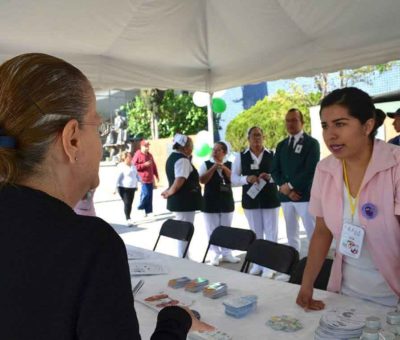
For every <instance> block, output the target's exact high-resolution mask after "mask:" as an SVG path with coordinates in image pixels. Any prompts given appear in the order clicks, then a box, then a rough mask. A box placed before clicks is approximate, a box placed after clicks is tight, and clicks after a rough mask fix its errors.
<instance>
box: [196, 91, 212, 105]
mask: <svg viewBox="0 0 400 340" xmlns="http://www.w3.org/2000/svg"><path fill="white" fill-rule="evenodd" d="M209 102H210V94H209V93H207V92H199V91H196V92H195V93H193V103H194V105H196V106H199V107H203V106H207V105H208V103H209Z"/></svg>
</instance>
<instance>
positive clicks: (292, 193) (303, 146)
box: [271, 109, 320, 251]
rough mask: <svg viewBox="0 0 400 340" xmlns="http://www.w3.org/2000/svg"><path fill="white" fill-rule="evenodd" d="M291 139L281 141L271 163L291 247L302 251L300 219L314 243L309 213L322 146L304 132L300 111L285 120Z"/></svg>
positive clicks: (293, 112) (289, 114) (311, 217)
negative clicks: (313, 183)
mask: <svg viewBox="0 0 400 340" xmlns="http://www.w3.org/2000/svg"><path fill="white" fill-rule="evenodd" d="M285 122H286V130H287V132H288V134H289V137H287V138H285V139H284V140H283V141H281V142H280V143H279V144H278V146H277V148H276V153H275V156H274V160H273V163H272V173H271V174H272V178H273V179H274V181H275V183H276V184H277V185H279V198H280V201H281V203H282V209H283V215H284V217H285V222H286V232H287V237H288V242H289V245H290V246H292V247H294V248H295V249H297V250H298V251H300V236H299V224H298V218H299V217H300V218H301V220H302V222H303V225H304V228H305V230H306V232H307V237H308V239H311V236H312V233H313V232H314V227H315V219H314V217H313V216H311V214H310V213H309V212H308V203H309V200H310V191H311V185H312V181H313V177H314V172H315V167H316V166H317V163H318V161H319V157H320V151H319V143H318V141H317V140H316V139H314V138H312V137H311V136H309V135H307V134H306V133H304V131H303V125H304V118H303V114H302V113H301V111H300V110H298V109H290V110H289V111H288V112H287V114H286V118H285Z"/></svg>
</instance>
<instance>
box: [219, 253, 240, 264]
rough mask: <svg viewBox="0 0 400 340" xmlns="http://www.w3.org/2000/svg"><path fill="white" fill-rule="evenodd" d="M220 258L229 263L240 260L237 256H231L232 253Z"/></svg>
mask: <svg viewBox="0 0 400 340" xmlns="http://www.w3.org/2000/svg"><path fill="white" fill-rule="evenodd" d="M221 260H222V261H223V262H229V263H238V262H240V259H239V258H238V257H235V256H233V255H232V254H227V255H223V256H222V259H221Z"/></svg>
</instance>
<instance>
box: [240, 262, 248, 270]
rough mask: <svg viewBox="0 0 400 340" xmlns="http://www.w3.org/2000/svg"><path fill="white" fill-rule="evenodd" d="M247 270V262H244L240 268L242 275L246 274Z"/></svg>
mask: <svg viewBox="0 0 400 340" xmlns="http://www.w3.org/2000/svg"><path fill="white" fill-rule="evenodd" d="M248 268H249V262H248V261H246V260H244V262H243V265H242V268H241V269H240V271H241V272H242V273H247V270H248Z"/></svg>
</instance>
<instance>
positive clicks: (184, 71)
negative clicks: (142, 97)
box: [0, 0, 400, 91]
mask: <svg viewBox="0 0 400 340" xmlns="http://www.w3.org/2000/svg"><path fill="white" fill-rule="evenodd" d="M399 13H400V1H398V0H380V1H376V0H352V1H349V0H323V1H321V0H250V1H244V0H113V1H111V0H68V1H65V0H35V1H31V0H15V1H9V0H6V1H0V32H1V35H0V62H2V61H4V60H6V59H8V58H10V57H12V56H15V55H16V54H19V53H25V52H45V53H50V54H53V55H57V56H60V57H63V58H65V59H66V60H68V61H70V62H72V63H73V64H75V65H76V66H77V67H79V68H80V69H82V70H83V71H84V73H85V74H87V75H88V77H89V79H90V80H91V81H92V83H93V85H94V86H95V88H96V89H108V88H119V89H129V88H140V87H158V88H178V89H188V90H206V91H214V90H219V89H223V88H229V87H233V86H237V85H243V84H247V83H255V82H259V81H265V80H273V79H281V78H290V77H295V76H307V75H308V76H309V75H314V74H316V73H319V72H322V71H336V70H339V69H342V68H351V67H358V66H362V65H366V64H376V63H383V62H387V61H390V60H395V59H399V56H400V20H399V19H398V14H399Z"/></svg>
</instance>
